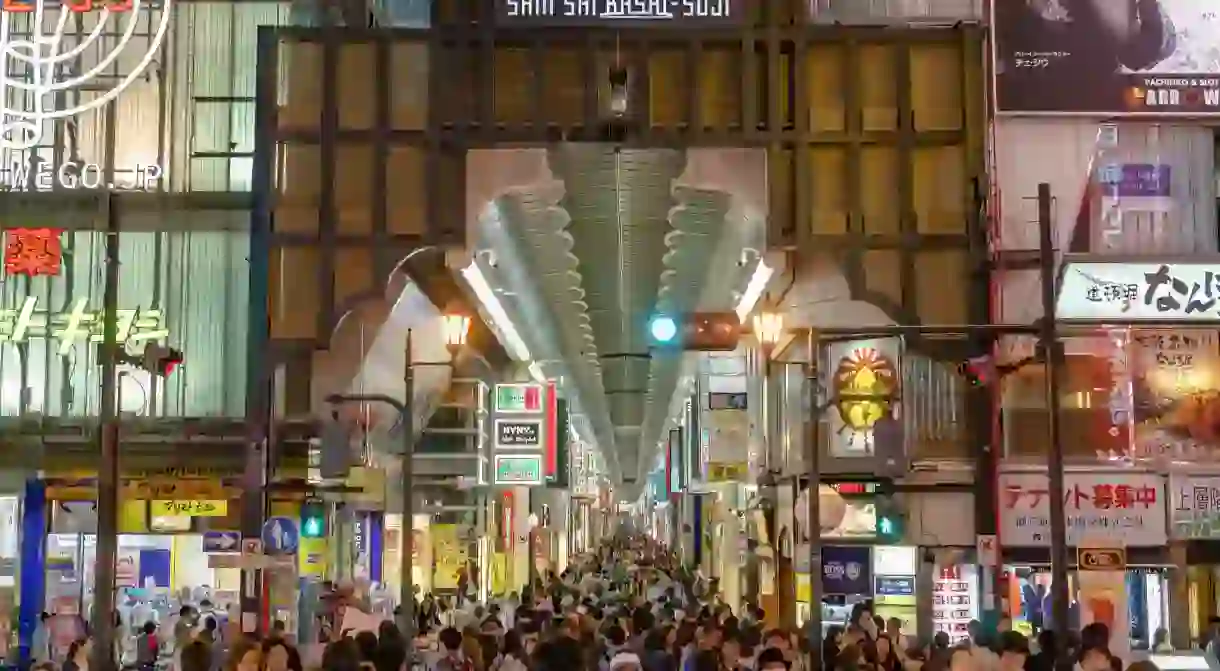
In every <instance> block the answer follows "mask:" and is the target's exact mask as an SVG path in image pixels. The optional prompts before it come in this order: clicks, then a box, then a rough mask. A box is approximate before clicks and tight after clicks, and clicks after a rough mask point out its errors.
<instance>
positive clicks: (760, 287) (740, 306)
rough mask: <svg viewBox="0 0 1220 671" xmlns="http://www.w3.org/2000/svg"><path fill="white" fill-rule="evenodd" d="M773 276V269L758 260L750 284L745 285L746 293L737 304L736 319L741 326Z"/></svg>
mask: <svg viewBox="0 0 1220 671" xmlns="http://www.w3.org/2000/svg"><path fill="white" fill-rule="evenodd" d="M774 274H775V269H774V268H772V267H771V266H768V265H767V262H766V261H764V260H762V259H759V260H758V265H757V266H755V268H754V274H753V275H751V276H750V283H749V284H747V285H746V291H745V293H743V294H742V295H741V300H740V301H738V302H737V310H736V312H737V319H738V320H739V321H741V322H742V323H743V324H744V323H745V321H746V317H749V316H750V313H751V312H753V311H754V306H756V305H758V301H759V299H761V298H762V295H763V292H764V291H766V290H767V283H768V282H770V281H771V276H772V275H774Z"/></svg>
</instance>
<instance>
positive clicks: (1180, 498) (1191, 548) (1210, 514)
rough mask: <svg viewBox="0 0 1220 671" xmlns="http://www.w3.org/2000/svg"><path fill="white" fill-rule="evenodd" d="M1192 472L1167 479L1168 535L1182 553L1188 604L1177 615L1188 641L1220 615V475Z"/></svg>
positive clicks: (1193, 638) (1201, 468) (1196, 636)
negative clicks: (1185, 630)
mask: <svg viewBox="0 0 1220 671" xmlns="http://www.w3.org/2000/svg"><path fill="white" fill-rule="evenodd" d="M1192 470H1195V473H1172V474H1171V475H1170V477H1169V534H1170V537H1171V538H1172V539H1173V542H1174V545H1175V546H1177V545H1181V546H1183V548H1182V549H1184V550H1185V552H1183V553H1182V554H1184V555H1185V557H1186V560H1187V562H1188V565H1187V567H1186V576H1185V580H1184V583H1185V585H1184V587H1185V590H1184V591H1185V594H1186V595H1187V599H1188V603H1187V605H1186V607H1185V608H1182V609H1179V611H1178V612H1179V613H1180V614H1185V615H1186V616H1187V622H1186V623H1184V624H1186V625H1187V626H1188V627H1189V637H1190V639H1191V640H1197V638H1198V637H1199V636H1200V635H1201V634H1202V633H1203V632H1205V631H1206V629H1207V622H1208V619H1209V618H1211V617H1213V616H1215V615H1217V614H1220V473H1217V474H1201V473H1199V472H1198V471H1199V470H1203V467H1200V468H1199V469H1197V470H1196V469H1192ZM1165 591H1166V592H1169V591H1170V590H1169V589H1166V590H1165ZM1179 617H1181V615H1179Z"/></svg>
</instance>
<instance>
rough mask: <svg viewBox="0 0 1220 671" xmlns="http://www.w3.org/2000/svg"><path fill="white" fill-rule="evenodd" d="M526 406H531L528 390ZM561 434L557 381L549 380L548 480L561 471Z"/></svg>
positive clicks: (547, 409) (547, 394)
mask: <svg viewBox="0 0 1220 671" xmlns="http://www.w3.org/2000/svg"><path fill="white" fill-rule="evenodd" d="M525 404H526V406H527V407H528V406H529V405H530V392H529V389H526V392H525ZM558 432H559V393H558V390H557V389H556V388H555V381H554V380H549V381H548V382H547V383H546V446H545V449H544V451H543V456H544V457H545V459H544V462H545V463H544V465H543V468H542V471H543V475H545V476H546V477H548V478H553V477H555V475H556V472H557V471H558V470H559V446H558V445H556V440H557V438H558V436H556V435H555V434H557V433H558Z"/></svg>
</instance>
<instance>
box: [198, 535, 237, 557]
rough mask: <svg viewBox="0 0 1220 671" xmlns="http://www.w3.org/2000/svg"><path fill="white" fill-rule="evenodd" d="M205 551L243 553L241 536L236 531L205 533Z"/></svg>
mask: <svg viewBox="0 0 1220 671" xmlns="http://www.w3.org/2000/svg"><path fill="white" fill-rule="evenodd" d="M203 551H204V552H241V534H240V533H238V532H236V531H205V532H203Z"/></svg>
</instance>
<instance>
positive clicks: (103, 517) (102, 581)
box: [90, 192, 120, 671]
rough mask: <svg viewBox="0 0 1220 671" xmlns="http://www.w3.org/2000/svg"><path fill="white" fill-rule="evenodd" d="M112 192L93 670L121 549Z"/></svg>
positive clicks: (107, 646)
mask: <svg viewBox="0 0 1220 671" xmlns="http://www.w3.org/2000/svg"><path fill="white" fill-rule="evenodd" d="M117 205H118V198H117V197H116V196H115V194H114V193H113V192H110V193H108V194H107V196H106V252H105V254H106V257H105V258H106V268H105V284H104V286H103V294H102V311H103V317H102V319H103V327H102V334H103V335H102V346H101V348H100V349H99V355H100V361H99V363H100V365H101V368H102V395H101V405H100V407H99V408H98V424H99V429H100V430H99V431H98V439H99V442H100V443H101V444H100V450H99V452H100V453H101V459H102V460H101V465H100V467H99V469H98V479H97V547H96V553H97V554H96V556H95V564H94V569H93V613H92V617H91V618H90V623H91V629H92V630H93V637H94V643H93V659H92V660H90V665H91V667H92V668H93V669H95V670H96V671H113V670H114V668H115V658H114V654H115V626H114V613H115V608H114V604H115V594H114V590H115V585H114V582H115V562H116V561H117V560H118V554H119V547H118V545H119V423H118V408H117V407H116V398H117V385H118V379H117V377H116V372H117V363H118V348H119V346H120V343H119V342H118V330H119V329H118V300H119V211H118V206H117Z"/></svg>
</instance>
